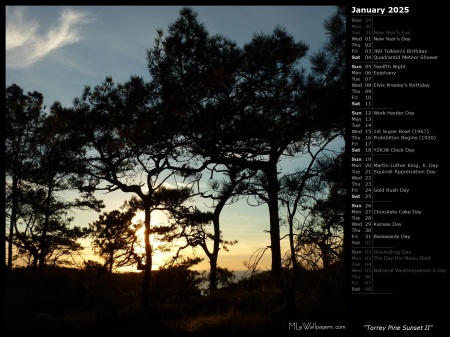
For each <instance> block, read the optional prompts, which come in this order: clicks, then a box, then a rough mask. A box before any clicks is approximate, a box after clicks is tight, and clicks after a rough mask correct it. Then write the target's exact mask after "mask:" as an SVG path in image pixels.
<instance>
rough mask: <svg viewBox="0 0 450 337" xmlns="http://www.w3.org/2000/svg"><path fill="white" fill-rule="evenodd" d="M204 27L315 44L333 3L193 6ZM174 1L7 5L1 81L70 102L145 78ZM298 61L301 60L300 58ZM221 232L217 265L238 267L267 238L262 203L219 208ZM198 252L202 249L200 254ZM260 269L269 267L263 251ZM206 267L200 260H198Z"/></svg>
mask: <svg viewBox="0 0 450 337" xmlns="http://www.w3.org/2000/svg"><path fill="white" fill-rule="evenodd" d="M192 8H193V9H194V10H195V11H196V12H197V13H198V20H199V21H200V22H202V23H204V24H205V27H206V29H207V31H208V32H209V33H210V34H211V35H214V34H221V35H223V36H226V37H228V38H230V39H231V40H233V41H235V42H236V43H237V44H238V45H239V46H243V45H244V44H245V43H248V42H250V41H251V38H252V36H253V34H254V33H259V32H265V33H271V32H272V31H273V29H274V28H275V26H277V25H280V26H282V27H284V28H286V30H287V31H288V32H289V33H290V34H292V35H293V37H294V38H295V40H297V41H300V40H301V41H303V42H305V43H306V44H308V45H309V47H310V51H309V53H310V54H311V53H313V52H315V51H317V50H318V49H319V48H320V47H321V46H322V44H323V42H324V41H325V39H326V36H325V31H324V29H323V22H324V20H325V19H326V18H328V17H329V16H330V15H331V14H332V13H333V12H334V11H335V7H334V6H192ZM180 9H181V7H180V6H23V7H19V6H6V7H5V14H6V15H5V17H6V63H5V65H6V69H5V77H6V86H9V85H11V84H13V83H15V84H17V85H19V86H20V87H21V88H22V89H23V90H24V91H25V92H28V91H38V92H40V93H42V94H43V95H44V102H45V104H46V105H47V106H50V105H52V104H53V103H54V102H55V101H59V102H61V103H62V104H63V105H64V106H71V104H72V100H73V99H74V98H75V97H78V96H80V95H81V94H82V91H83V88H84V86H85V85H89V86H91V87H94V86H95V85H98V84H100V83H101V82H102V81H103V80H104V79H105V77H107V76H111V77H112V78H113V80H114V81H115V82H116V83H122V82H125V81H126V80H128V79H129V78H130V76H132V75H138V76H142V77H143V78H144V79H146V80H150V75H149V72H148V69H147V64H146V52H147V50H148V49H151V48H152V47H153V43H154V39H155V37H156V30H157V29H163V30H164V32H167V27H168V25H169V24H171V23H173V22H174V21H175V20H176V19H177V18H178V15H179V10H180ZM300 65H302V66H305V67H308V66H309V63H308V62H307V60H306V59H305V60H304V61H303V63H301V64H300ZM129 197H130V195H125V194H124V193H121V192H118V193H115V194H114V195H110V196H108V197H107V198H104V199H105V203H106V205H107V210H112V209H114V208H118V207H119V206H120V205H121V204H122V202H123V201H124V200H126V199H128V198H129ZM97 219H98V214H96V213H88V214H84V215H82V216H77V217H76V218H75V222H74V224H76V225H79V226H85V225H87V223H89V222H92V221H95V220H97ZM222 224H223V235H224V238H225V239H229V240H233V239H237V240H239V243H238V244H237V245H235V246H233V247H231V250H230V252H228V253H227V252H224V251H222V252H221V255H220V256H219V265H221V266H227V267H229V268H230V269H233V270H238V269H244V266H243V264H242V261H244V260H248V259H249V257H250V254H251V253H252V252H254V251H255V250H256V249H257V248H261V247H265V246H267V245H269V243H270V240H269V236H268V234H267V233H265V232H264V230H267V229H268V213H267V207H266V206H261V207H257V208H251V207H249V206H247V205H246V204H245V203H239V204H236V205H232V206H229V207H226V208H225V209H224V211H223V217H222ZM200 255H201V254H200ZM266 257H267V258H266V259H263V261H262V262H263V264H262V265H261V269H265V267H267V268H270V254H269V253H267V256H266ZM204 266H205V267H206V266H207V265H206V264H205V265H204Z"/></svg>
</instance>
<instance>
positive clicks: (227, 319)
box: [6, 269, 344, 332]
mask: <svg viewBox="0 0 450 337" xmlns="http://www.w3.org/2000/svg"><path fill="white" fill-rule="evenodd" d="M335 276H336V277H331V278H330V277H328V276H327V277H323V275H318V274H317V275H316V274H312V273H310V274H305V275H303V277H302V280H301V282H300V283H299V284H298V285H297V289H298V290H297V292H296V295H295V303H296V306H297V313H296V315H295V317H294V319H296V320H298V321H299V322H307V321H311V320H314V321H322V322H325V323H326V324H331V322H335V323H336V324H339V320H341V322H342V320H343V317H344V299H343V295H342V291H341V289H340V288H339V286H340V283H339V282H337V280H338V279H339V278H338V277H337V275H335ZM141 279H142V275H140V274H135V273H129V274H113V275H111V276H107V275H102V276H99V275H97V274H93V272H92V271H85V270H75V269H61V270H59V269H58V270H54V271H51V272H46V273H45V274H43V275H42V276H41V277H40V278H36V277H35V276H34V275H33V274H32V273H30V271H28V270H25V269H13V271H12V272H10V273H8V275H7V279H6V281H7V282H6V330H7V331H17V332H19V331H103V332H105V331H115V332H118V331H123V332H130V331H131V332H132V331H136V332H140V331H149V332H150V331H153V332H154V331H287V330H288V323H289V322H290V321H292V316H290V317H289V318H288V317H287V310H286V308H287V307H286V296H285V295H283V293H282V292H281V291H280V290H279V289H277V287H275V286H274V285H273V284H272V282H271V279H270V277H269V275H268V274H261V275H257V276H256V277H255V278H253V279H250V280H245V281H244V280H243V281H239V282H237V283H234V284H232V285H231V286H229V287H227V288H222V289H220V290H219V291H217V292H215V293H213V294H210V295H207V296H199V295H187V294H186V292H185V291H183V285H182V284H181V285H180V287H179V288H173V287H172V288H171V289H169V290H168V291H166V292H162V290H161V288H158V293H159V294H161V293H163V294H164V296H157V294H155V293H153V296H152V301H151V302H150V304H149V305H148V306H147V307H146V308H143V307H141V305H140V297H139V293H140V282H141Z"/></svg>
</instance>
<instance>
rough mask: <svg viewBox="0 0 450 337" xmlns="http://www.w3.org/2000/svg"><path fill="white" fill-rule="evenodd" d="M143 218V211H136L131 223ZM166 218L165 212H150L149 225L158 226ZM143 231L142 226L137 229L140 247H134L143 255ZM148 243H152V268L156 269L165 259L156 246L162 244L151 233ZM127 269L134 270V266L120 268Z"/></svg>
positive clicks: (140, 220)
mask: <svg viewBox="0 0 450 337" xmlns="http://www.w3.org/2000/svg"><path fill="white" fill-rule="evenodd" d="M144 219H145V213H144V212H143V211H141V212H138V213H137V214H136V216H135V217H134V218H133V220H132V223H133V224H136V223H138V222H142V223H143V222H144ZM166 220H167V218H166V216H165V214H164V213H163V212H162V211H154V212H152V214H151V220H150V225H151V227H154V226H159V225H162V224H164V223H165V221H166ZM144 231H145V228H144V226H142V227H141V229H139V231H138V232H137V236H138V238H139V240H140V246H141V247H140V248H136V250H135V251H136V253H138V254H139V255H141V256H142V255H143V253H144V247H145V242H144ZM150 243H151V245H152V249H153V252H154V253H153V258H152V270H155V269H158V268H159V267H160V266H161V265H163V264H164V261H165V259H167V257H166V256H165V255H166V254H167V253H166V254H164V253H162V252H160V251H159V250H158V247H159V246H161V245H162V244H161V243H160V242H158V241H156V240H155V239H154V236H153V235H150ZM125 269H126V270H127V271H130V270H131V271H136V266H131V267H126V268H121V270H125Z"/></svg>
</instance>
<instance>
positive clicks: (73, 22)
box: [6, 7, 92, 68]
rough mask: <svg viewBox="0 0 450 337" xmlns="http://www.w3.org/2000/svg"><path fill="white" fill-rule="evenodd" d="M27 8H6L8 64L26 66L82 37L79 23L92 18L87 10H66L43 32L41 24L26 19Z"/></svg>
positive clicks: (87, 21) (19, 66)
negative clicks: (40, 29)
mask: <svg viewBox="0 0 450 337" xmlns="http://www.w3.org/2000/svg"><path fill="white" fill-rule="evenodd" d="M25 10H26V8H23V7H6V67H11V68H24V67H27V66H30V65H32V64H34V63H35V62H37V61H39V60H41V59H42V58H44V57H46V56H49V55H50V54H51V53H52V52H55V51H56V50H58V49H60V48H62V47H64V46H67V45H69V44H73V43H76V42H78V41H80V40H81V39H82V35H81V33H80V29H79V26H81V25H83V24H86V23H89V22H91V21H92V18H91V16H90V15H89V13H87V12H81V11H76V10H73V9H70V8H69V9H64V10H63V11H62V12H61V15H60V16H59V18H58V21H57V23H56V24H55V25H54V26H52V27H50V28H49V29H48V30H47V31H46V32H40V31H39V28H40V25H39V23H37V22H35V21H33V20H31V19H28V18H26V16H25V14H26V13H25Z"/></svg>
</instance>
